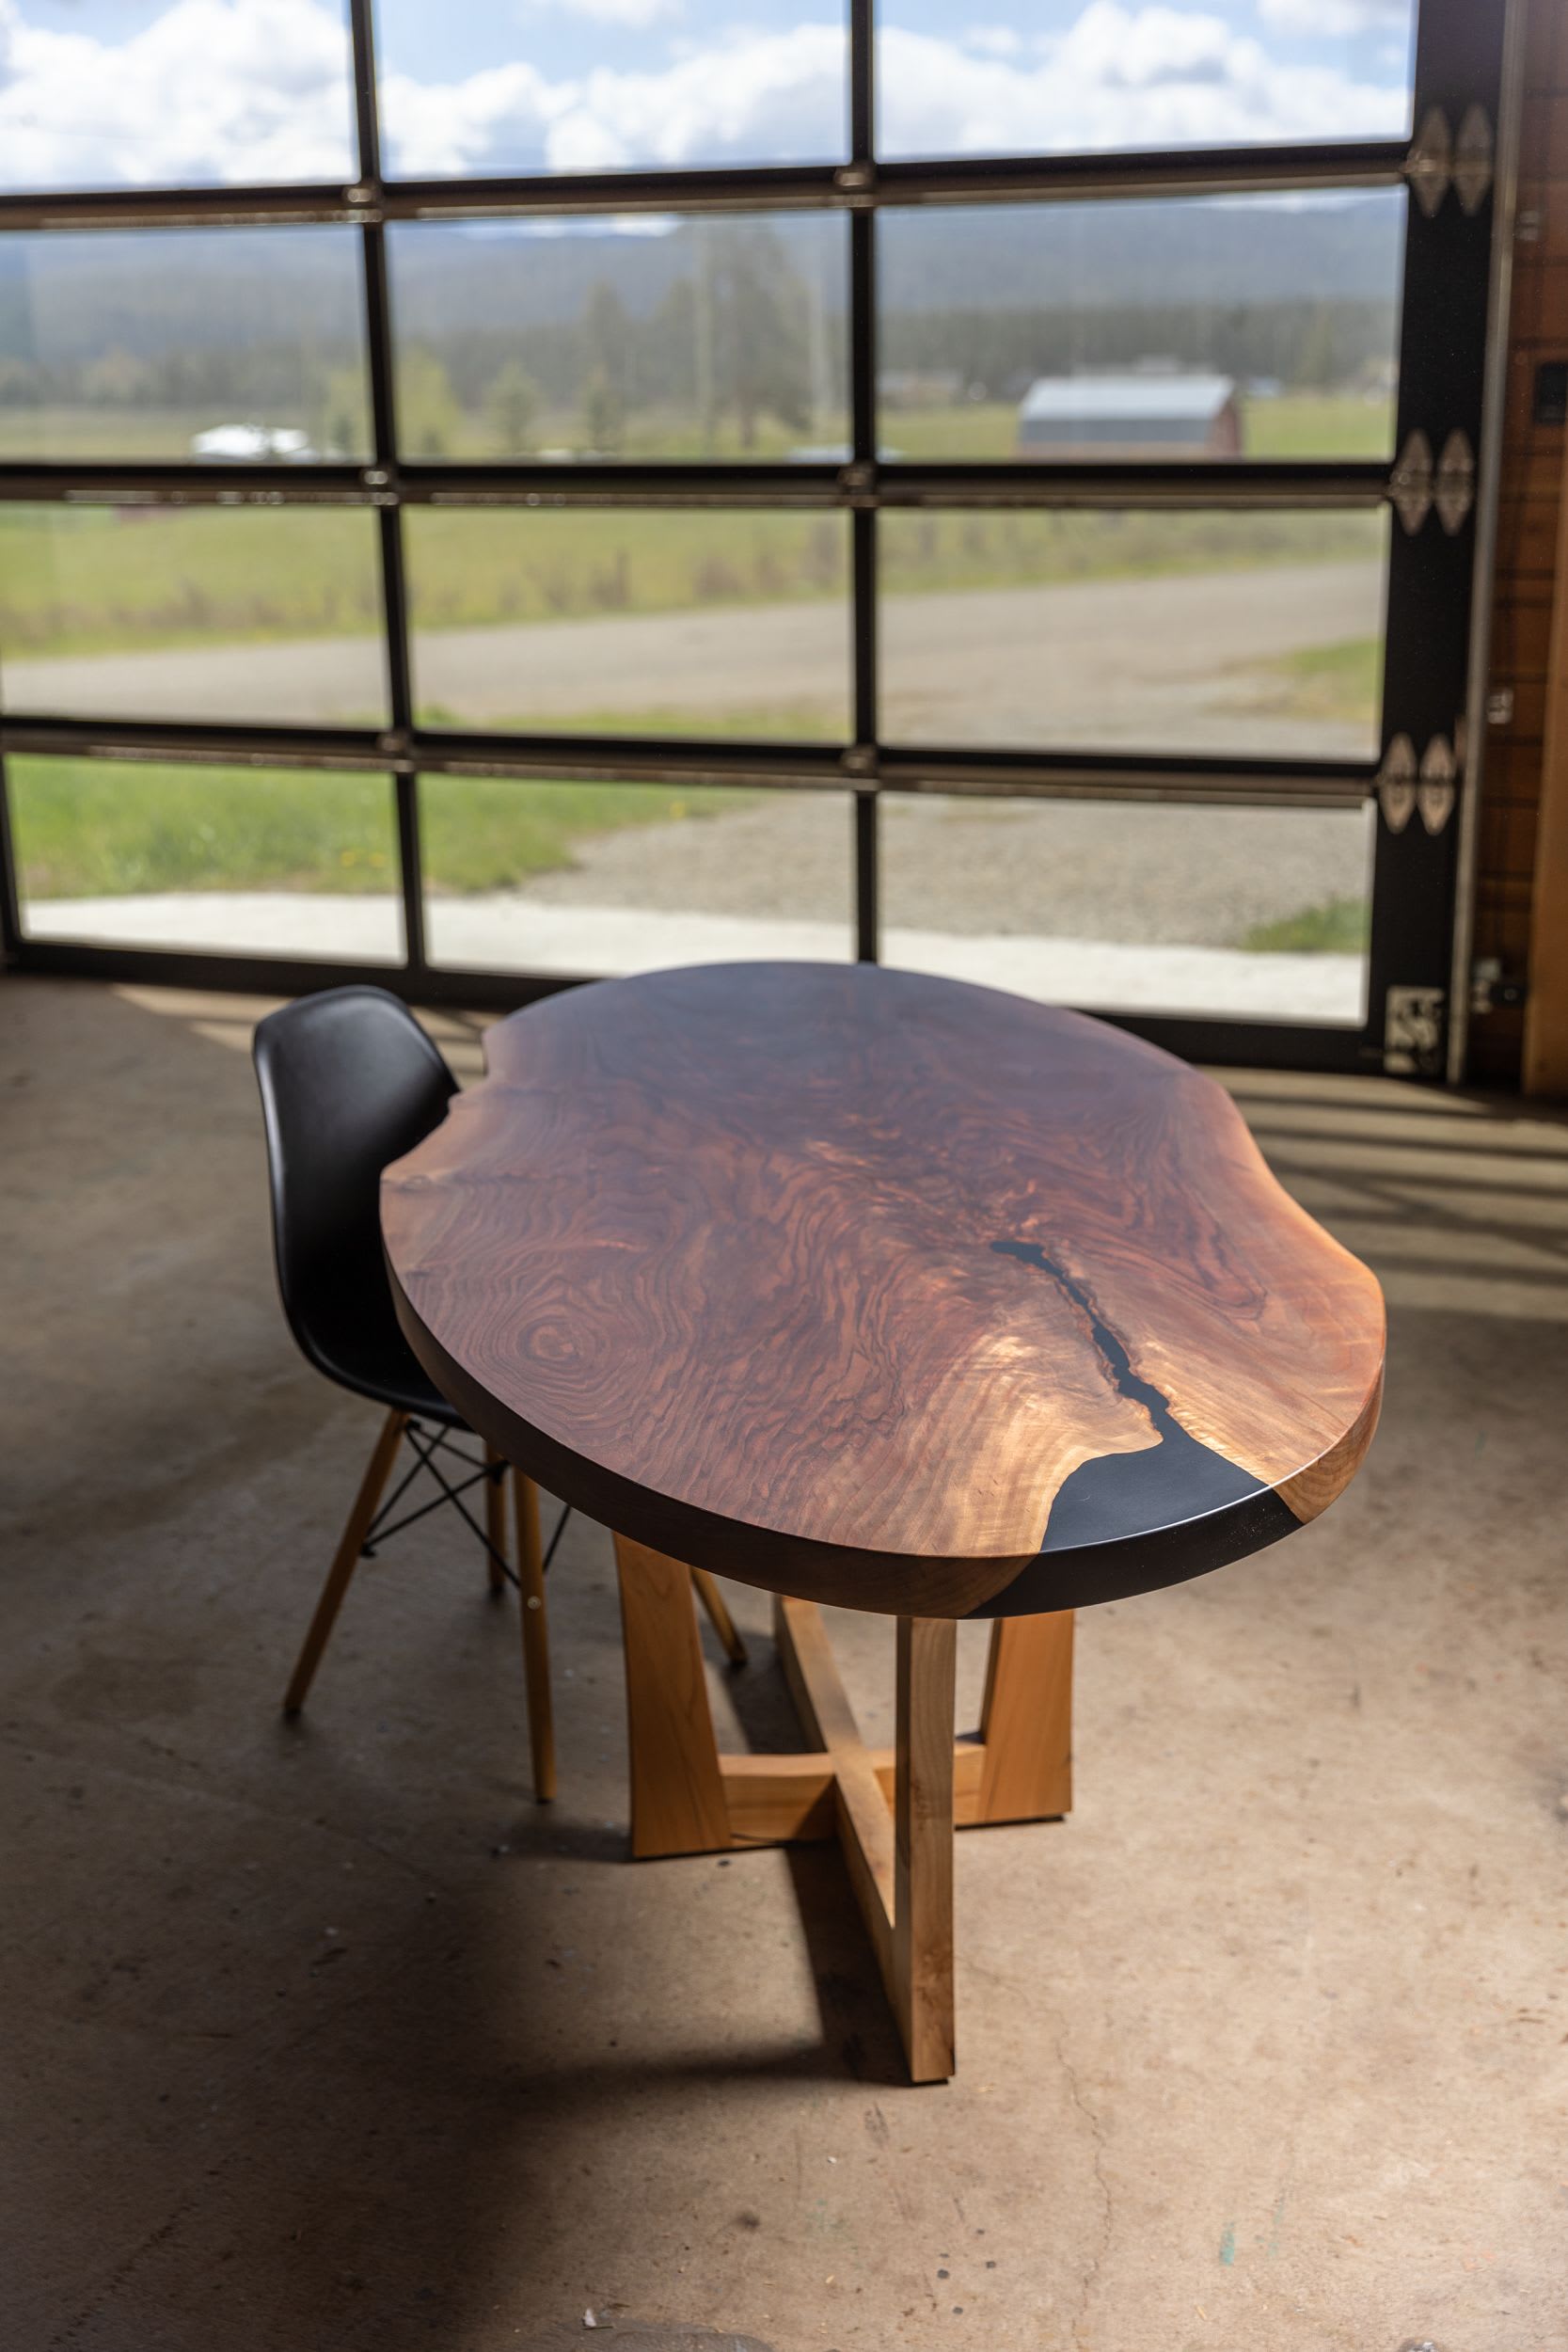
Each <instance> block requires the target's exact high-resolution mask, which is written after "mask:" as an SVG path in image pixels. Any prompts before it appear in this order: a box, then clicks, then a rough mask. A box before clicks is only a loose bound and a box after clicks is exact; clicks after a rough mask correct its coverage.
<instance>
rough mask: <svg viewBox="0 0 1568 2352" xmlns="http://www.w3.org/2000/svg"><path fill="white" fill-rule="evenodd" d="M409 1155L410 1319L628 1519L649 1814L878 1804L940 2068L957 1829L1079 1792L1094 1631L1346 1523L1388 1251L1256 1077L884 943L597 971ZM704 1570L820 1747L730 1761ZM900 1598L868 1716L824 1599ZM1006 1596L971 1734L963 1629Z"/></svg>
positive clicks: (557, 1475)
mask: <svg viewBox="0 0 1568 2352" xmlns="http://www.w3.org/2000/svg"><path fill="white" fill-rule="evenodd" d="M485 1043H486V1052H487V1057H488V1071H489V1074H488V1076H487V1078H486V1079H485V1081H484V1082H483V1084H482V1085H480V1086H478V1087H476V1088H474V1089H472V1090H471V1091H469V1092H468V1093H467V1094H464V1095H462V1096H460V1097H459V1098H457V1100H456V1101H454V1103H453V1104H452V1107H451V1114H450V1115H449V1117H448V1119H447V1120H446V1121H445V1123H444V1125H442V1126H441V1127H439V1128H437V1129H436V1132H435V1134H434V1135H432V1136H429V1137H428V1138H427V1139H426V1140H425V1141H424V1142H423V1143H421V1144H420V1147H419V1148H418V1150H417V1151H415V1152H412V1153H410V1154H409V1156H408V1157H407V1158H406V1159H404V1160H400V1161H399V1162H397V1163H396V1165H395V1166H394V1167H392V1168H389V1169H388V1171H387V1174H386V1177H385V1178H384V1180H383V1187H382V1224H383V1231H384V1233H385V1237H386V1245H387V1253H388V1262H389V1265H390V1269H391V1274H392V1279H393V1289H394V1294H395V1295H396V1298H397V1302H398V1312H399V1316H400V1319H401V1321H402V1323H403V1327H404V1331H405V1332H406V1333H407V1336H408V1339H409V1341H410V1343H411V1344H412V1345H413V1347H414V1349H415V1351H416V1353H417V1354H418V1355H419V1357H420V1359H421V1361H422V1362H423V1363H424V1365H425V1367H426V1369H427V1370H428V1371H429V1373H430V1374H431V1375H432V1377H433V1378H434V1379H435V1380H436V1383H437V1385H438V1386H439V1387H440V1388H441V1389H442V1391H444V1392H445V1393H446V1394H447V1395H448V1396H450V1397H451V1400H452V1402H453V1403H454V1404H455V1405H456V1406H458V1407H459V1408H460V1410H461V1411H462V1412H463V1414H464V1416H465V1418H466V1419H467V1421H468V1422H470V1424H471V1425H472V1426H473V1427H474V1428H476V1429H478V1430H479V1431H480V1432H481V1433H482V1435H483V1437H484V1438H486V1439H488V1441H489V1442H490V1443H491V1444H492V1445H494V1446H495V1447H497V1448H498V1449H499V1451H500V1452H501V1453H503V1454H507V1455H508V1456H509V1457H510V1458H511V1459H512V1460H513V1461H515V1462H516V1463H518V1464H520V1465H521V1467H522V1468H523V1469H524V1470H527V1471H528V1472H529V1474H530V1475H531V1477H533V1478H534V1479H536V1480H538V1481H539V1482H540V1483H541V1484H542V1485H544V1486H547V1487H548V1488H549V1489H550V1490H551V1491H552V1492H553V1493H555V1494H557V1495H560V1496H562V1498H563V1499H564V1500H565V1501H567V1502H571V1503H573V1504H574V1505H576V1506H577V1507H578V1509H580V1510H583V1511H585V1512H587V1513H589V1514H590V1515H592V1516H593V1517H594V1518H598V1519H600V1520H602V1521H603V1522H604V1523H605V1524H606V1525H608V1526H609V1527H610V1528H612V1529H614V1530H615V1531H616V1548H617V1556H618V1563H619V1570H620V1581H621V1591H622V1604H623V1612H624V1617H625V1625H626V1675H627V1692H628V1702H629V1714H630V1734H631V1757H632V1765H631V1771H632V1835H633V1850H634V1851H635V1852H637V1853H639V1854H655V1853H677V1852H691V1851H711V1850H712V1849H715V1848H723V1847H730V1846H743V1845H749V1844H758V1843H768V1842H774V1841H777V1840H780V1839H784V1838H793V1837H810V1836H832V1835H834V1834H835V1833H836V1834H837V1835H838V1836H840V1837H841V1838H842V1840H843V1844H844V1848H845V1851H846V1855H847V1860H848V1863H849V1867H850V1873H851V1877H852V1879H853V1881H854V1883H855V1887H856V1891H857V1894H858V1895H859V1898H860V1899H861V1903H862V1906H863V1910H864V1912H865V1915H866V1918H867V1922H868V1925H869V1927H870V1929H871V1932H872V1935H873V1938H874V1941H875V1943H876V1946H877V1949H878V1954H879V1960H880V1963H881V1967H882V1973H883V1977H884V1979H885V1981H886V1983H887V1986H888V1990H889V1994H890V1997H891V1999H892V2002H893V2006H894V2009H895V2013H896V2015H897V2017H898V2022H899V2026H900V2029H901V2031H902V2034H903V2037H904V2043H905V2048H906V2051H907V2053H908V2056H909V2061H910V2067H911V2074H912V2075H913V2076H914V2078H915V2079H916V2080H930V2079H934V2078H936V2077H939V2076H942V2075H945V2074H950V2073H951V2072H952V2067H953V2000H952V1831H953V1827H954V1824H955V1821H957V1822H958V1823H960V1824H961V1823H965V1822H976V1821H997V1820H1034V1819H1041V1818H1044V1817H1047V1816H1053V1815H1058V1814H1061V1813H1063V1812H1065V1811H1066V1809H1067V1806H1068V1803H1069V1724H1070V1679H1071V1629H1072V1619H1071V1616H1070V1614H1069V1613H1070V1612H1071V1611H1072V1610H1073V1609H1074V1608H1076V1607H1078V1606H1080V1605H1082V1604H1085V1603H1087V1602H1092V1601H1101V1600H1110V1599H1116V1598H1118V1597H1121V1596H1123V1595H1127V1594H1132V1593H1139V1592H1145V1591H1148V1590H1151V1589H1153V1588H1154V1587H1157V1586H1160V1585H1164V1584H1171V1583H1175V1582H1178V1581H1180V1580H1181V1579H1183V1578H1186V1577H1192V1576H1198V1575H1201V1574H1202V1573H1203V1572H1204V1571H1205V1570H1207V1569H1210V1568H1214V1567H1218V1566H1219V1565H1221V1564H1222V1563H1224V1562H1226V1561H1230V1560H1237V1559H1241V1558H1242V1557H1243V1556H1244V1555H1245V1554H1246V1553H1248V1552H1253V1551H1257V1550H1259V1549H1261V1548H1262V1547H1263V1546H1264V1545H1266V1544H1272V1543H1273V1542H1275V1540H1276V1538H1278V1537H1279V1536H1282V1535H1285V1534H1289V1533H1290V1532H1291V1530H1292V1529H1294V1528H1297V1527H1299V1526H1300V1525H1301V1524H1302V1523H1303V1522H1304V1521H1305V1520H1308V1519H1311V1518H1314V1517H1316V1515H1317V1514H1318V1513H1319V1512H1321V1511H1322V1510H1323V1508H1324V1507H1325V1506H1326V1505H1327V1504H1328V1503H1330V1502H1332V1501H1333V1500H1334V1498H1335V1496H1336V1495H1337V1494H1338V1493H1339V1491H1340V1489H1341V1488H1342V1487H1343V1486H1345V1485H1346V1484H1347V1483H1348V1481H1349V1480H1350V1478H1351V1477H1352V1476H1353V1474H1354V1470H1355V1469H1356V1467H1357V1465H1358V1463H1359V1462H1360V1460H1361V1457H1362V1455H1363V1454H1365V1452H1366V1450H1367V1447H1368V1445H1369V1444H1370V1440H1371V1435H1372V1431H1373V1428H1374V1426H1375V1423H1376V1420H1377V1410H1378V1402H1379V1396H1380V1393H1381V1387H1382V1370H1383V1349H1384V1318H1383V1302H1382V1298H1381V1296H1380V1294H1379V1292H1378V1288H1377V1284H1376V1282H1375V1281H1374V1280H1373V1279H1372V1277H1371V1275H1370V1273H1369V1272H1368V1271H1367V1269H1366V1268H1365V1267H1364V1266H1363V1265H1361V1264H1360V1263H1358V1262H1357V1261H1356V1260H1355V1259H1354V1258H1353V1257H1351V1256H1350V1255H1349V1254H1348V1253H1347V1252H1346V1251H1345V1250H1343V1249H1342V1248H1340V1247H1339V1246H1338V1243H1337V1242H1335V1241H1333V1240H1332V1239H1331V1238H1330V1237H1329V1235H1328V1234H1327V1233H1325V1232H1323V1229H1322V1228H1321V1227H1320V1226H1318V1225H1316V1224H1315V1223H1314V1222H1313V1220H1312V1219H1311V1218H1310V1217H1309V1216H1307V1213H1306V1212H1305V1210H1303V1209H1301V1208H1298V1207H1297V1206H1296V1204H1295V1202H1294V1201H1292V1200H1291V1199H1290V1198H1289V1196H1288V1195H1287V1194H1286V1193H1285V1192H1283V1191H1282V1190H1281V1189H1280V1187H1279V1185H1278V1184H1276V1183H1275V1180H1274V1178H1273V1177H1272V1176H1271V1175H1270V1173H1269V1171H1268V1169H1267V1168H1266V1167H1265V1166H1264V1163H1263V1160H1262V1157H1261V1155H1260V1154H1259V1151H1258V1148H1257V1146H1256V1145H1255V1144H1254V1142H1253V1141H1252V1138H1251V1136H1249V1134H1248V1133H1247V1130H1246V1127H1245V1126H1244V1124H1243V1120H1242V1118H1241V1115H1240V1113H1239V1112H1238V1111H1237V1110H1236V1108H1235V1106H1234V1105H1233V1104H1232V1103H1231V1101H1230V1099H1229V1097H1228V1096H1227V1094H1226V1093H1224V1092H1223V1091H1222V1089H1220V1088H1219V1087H1217V1086H1216V1085H1214V1084H1213V1083H1212V1080H1210V1079H1208V1078H1205V1077H1203V1076H1200V1075H1199V1074H1198V1073H1196V1071H1194V1070H1191V1069H1189V1068H1188V1067H1187V1066H1186V1065H1185V1064H1184V1063H1182V1062H1180V1061H1177V1060H1175V1059H1173V1058H1172V1057H1170V1056H1169V1055H1166V1054H1163V1053H1160V1052H1158V1051H1157V1050H1156V1049H1155V1048H1154V1047H1152V1046H1148V1045H1145V1044H1142V1043H1140V1042H1139V1041H1136V1040H1134V1039H1132V1038H1131V1037H1128V1036H1127V1035H1125V1034H1124V1033H1123V1032H1122V1031H1120V1030H1117V1029H1114V1028H1111V1027H1108V1026H1107V1025H1104V1024H1102V1023H1101V1022H1096V1021H1091V1020H1087V1019H1085V1018H1084V1017H1083V1016H1081V1015H1079V1014H1075V1013H1069V1012H1058V1011H1053V1010H1050V1009H1046V1008H1045V1007H1042V1006H1039V1005H1036V1004H1031V1003H1028V1002H1025V1001H1024V1000H1023V999H1022V998H1020V997H1015V996H1009V995H1003V994H1001V993H996V992H994V991H992V990H990V989H982V988H971V987H967V986H964V985H961V984H959V983H957V982H953V981H945V980H937V979H928V978H924V977H919V976H917V975H915V974H911V973H905V972H895V971H888V970H884V969H880V968H878V967H875V966H870V965H864V964H861V965H849V966H837V965H832V966H830V965H820V964H795V963H772V964H766V963H759V964H736V965H727V966H709V967H706V968H703V969H695V970H691V971H678V972H660V973H655V974H653V975H650V976H649V977H644V978H639V979H629V980H613V981H605V982H600V983H598V984H596V985H594V986H592V987H585V988H579V989H574V990H571V991H569V992H567V993H562V994H561V995H558V996H554V997H551V998H549V999H548V1000H547V1001H546V1002H544V1003H542V1004H540V1005H537V1006H534V1007H532V1008H531V1009H529V1010H528V1011H526V1012H522V1013H516V1014H514V1015H513V1016H512V1017H511V1018H510V1019H509V1020H506V1021H503V1022H500V1023H499V1025H497V1026H496V1027H494V1028H492V1029H491V1030H489V1031H488V1033H487V1036H486V1041H485ZM689 1566H695V1567H697V1568H700V1569H708V1570H714V1569H717V1570H721V1571H722V1572H723V1573H724V1574H725V1575H727V1576H732V1577H736V1578H738V1579H740V1580H741V1581H745V1582H748V1583H752V1584H758V1585H763V1586H765V1587H768V1588H769V1589H771V1590H772V1591H773V1592H775V1593H776V1594H778V1595H780V1596H782V1598H781V1599H780V1601H779V1603H778V1604H777V1610H776V1618H777V1629H778V1633H779V1642H780V1648H781V1652H782V1655H783V1659H784V1666H785V1671H786V1673H787V1675H788V1677H789V1681H790V1685H791V1688H792V1690H793V1692H794V1693H795V1697H796V1701H797V1704H798V1705H799V1707H800V1713H801V1717H802V1721H803V1723H804V1725H805V1727H806V1731H807V1735H808V1737H809V1739H810V1740H811V1742H812V1752H810V1753H808V1754H805V1755H800V1756H720V1755H719V1754H718V1752H717V1749H716V1745H715V1741H714V1736H713V1728H712V1722H711V1718H710V1714H709V1709H708V1701H707V1695H706V1689H705V1681H704V1676H703V1665H702V1658H701V1653H700V1649H699V1645H698V1636H697V1628H696V1622H695V1618H694V1614H693V1611H692V1605H691V1583H690V1577H689V1573H688V1569H689ZM820 1602H832V1603H834V1604H836V1605H838V1606H841V1607H846V1608H851V1609H865V1610H876V1611H879V1612H882V1613H886V1614H888V1615H890V1616H893V1617H895V1618H896V1619H897V1693H898V1696H897V1744H896V1747H895V1750H894V1751H893V1752H892V1753H891V1754H879V1753H878V1752H877V1751H875V1750H872V1749H869V1748H867V1747H866V1746H865V1745H864V1744H863V1742H862V1740H861V1738H860V1736H859V1733H858V1731H857V1729H856V1726H855V1722H854V1718H853V1715H852V1714H851V1712H850V1709H849V1706H848V1702H847V1698H846V1696H845V1693H844V1690H843V1686H842V1684H841V1683H840V1681H839V1678H838V1676H837V1673H836V1671H835V1669H834V1666H833V1661H832V1652H831V1650H830V1648H829V1646H828V1643H827V1639H826V1635H825V1631H824V1629H823V1626H822V1622H821V1619H820V1617H819V1615H818V1613H817V1606H816V1605H817V1604H818V1603H820ZM960 1617H992V1618H995V1619H997V1620H998V1623H997V1625H996V1626H995V1628H994V1629H993V1632H992V1639H991V1656H990V1672H989V1675H988V1677H987V1690H986V1700H985V1708H984V1715H983V1720H982V1724H981V1728H980V1731H979V1732H978V1734H976V1735H975V1736H974V1738H973V1739H965V1740H958V1742H957V1744H955V1741H954V1738H953V1729H952V1726H953V1707H954V1649H955V1630H954V1626H955V1620H956V1619H958V1618H960Z"/></svg>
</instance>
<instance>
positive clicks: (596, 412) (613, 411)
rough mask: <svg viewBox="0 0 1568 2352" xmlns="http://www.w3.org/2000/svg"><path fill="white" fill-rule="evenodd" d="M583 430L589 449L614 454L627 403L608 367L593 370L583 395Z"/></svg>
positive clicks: (624, 426)
mask: <svg viewBox="0 0 1568 2352" xmlns="http://www.w3.org/2000/svg"><path fill="white" fill-rule="evenodd" d="M582 429H583V436H584V438H585V439H586V441H587V443H588V446H589V448H590V449H594V450H603V451H605V452H606V453H610V454H613V453H614V452H615V451H616V450H618V449H619V448H620V446H621V439H622V436H623V435H624V434H625V432H626V402H625V401H624V400H623V399H622V397H621V395H620V392H619V391H618V390H617V389H616V387H615V385H614V383H613V382H612V381H611V379H610V372H609V370H608V369H607V368H602V367H598V368H595V369H594V372H593V373H592V374H591V375H590V376H589V378H588V382H587V384H586V386H585V387H584V389H583V395H582Z"/></svg>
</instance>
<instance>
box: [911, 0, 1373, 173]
mask: <svg viewBox="0 0 1568 2352" xmlns="http://www.w3.org/2000/svg"><path fill="white" fill-rule="evenodd" d="M1415 17H1416V6H1415V0H998V4H997V5H994V6H988V7H987V8H986V9H985V10H984V11H983V13H981V14H979V15H978V16H977V17H976V18H975V19H974V20H972V21H970V22H968V23H965V22H964V21H963V20H962V19H961V17H960V16H959V15H958V14H956V12H955V11H954V10H953V8H951V7H949V6H948V5H947V0H882V5H881V6H880V8H879V28H880V29H879V40H878V44H877V86H878V92H879V118H880V145H881V151H882V152H883V153H884V154H886V155H1027V154H1038V153H1051V154H1055V153H1061V152H1071V151H1080V150H1092V149H1101V148H1159V147H1240V146H1252V145H1255V144H1257V143H1259V142H1260V141H1273V140H1297V139H1302V140H1306V139H1312V140H1329V139H1348V138H1400V137H1402V136H1404V135H1406V134H1407V133H1408V131H1409V129H1410V87H1411V50H1412V43H1413V40H1414V31H1415Z"/></svg>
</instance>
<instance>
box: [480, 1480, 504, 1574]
mask: <svg viewBox="0 0 1568 2352" xmlns="http://www.w3.org/2000/svg"><path fill="white" fill-rule="evenodd" d="M484 1465H485V1468H486V1470H488V1471H489V1473H490V1474H489V1476H488V1477H487V1478H486V1480H485V1482H484V1533H485V1534H486V1535H488V1536H489V1538H490V1542H491V1544H492V1546H493V1547H494V1549H492V1550H490V1551H487V1552H486V1553H485V1555H484V1556H485V1559H486V1561H487V1563H488V1564H489V1569H490V1590H491V1591H492V1592H493V1593H504V1592H505V1590H506V1572H505V1570H504V1569H503V1568H502V1566H501V1565H500V1561H499V1560H498V1559H497V1558H496V1552H498V1551H499V1553H500V1555H501V1559H504V1558H505V1557H506V1464H505V1461H504V1459H503V1458H502V1456H501V1455H500V1454H498V1453H497V1452H496V1451H495V1449H494V1447H493V1446H486V1447H485V1449H484Z"/></svg>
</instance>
